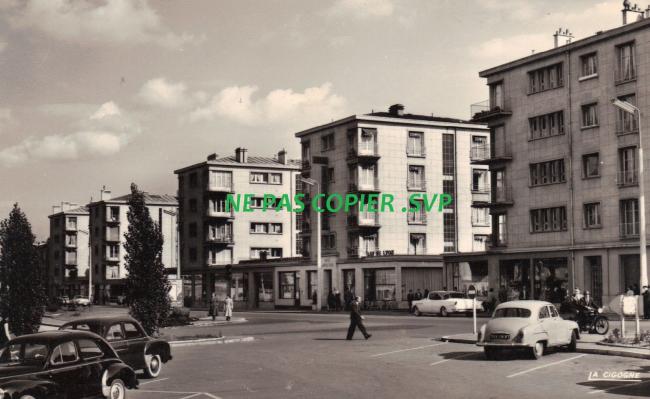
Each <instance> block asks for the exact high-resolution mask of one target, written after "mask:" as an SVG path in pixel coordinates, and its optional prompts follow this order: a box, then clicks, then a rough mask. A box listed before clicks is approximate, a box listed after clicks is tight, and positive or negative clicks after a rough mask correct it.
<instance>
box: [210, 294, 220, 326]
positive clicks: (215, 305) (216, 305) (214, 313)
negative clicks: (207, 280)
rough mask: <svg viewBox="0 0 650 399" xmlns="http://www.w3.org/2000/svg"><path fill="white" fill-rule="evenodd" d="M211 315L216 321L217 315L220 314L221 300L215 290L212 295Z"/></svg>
mask: <svg viewBox="0 0 650 399" xmlns="http://www.w3.org/2000/svg"><path fill="white" fill-rule="evenodd" d="M209 313H210V314H209V315H210V316H212V321H214V320H215V319H216V318H217V316H219V300H218V299H217V293H216V292H213V293H212V297H211V298H210V310H209Z"/></svg>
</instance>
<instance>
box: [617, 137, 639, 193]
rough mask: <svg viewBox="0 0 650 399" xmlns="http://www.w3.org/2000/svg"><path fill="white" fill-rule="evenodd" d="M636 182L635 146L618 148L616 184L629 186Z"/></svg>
mask: <svg viewBox="0 0 650 399" xmlns="http://www.w3.org/2000/svg"><path fill="white" fill-rule="evenodd" d="M635 184H637V175H636V147H627V148H621V149H619V150H618V185H619V186H630V185H635Z"/></svg>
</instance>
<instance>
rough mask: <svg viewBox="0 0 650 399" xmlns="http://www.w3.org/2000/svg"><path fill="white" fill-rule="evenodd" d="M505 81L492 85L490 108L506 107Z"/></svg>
mask: <svg viewBox="0 0 650 399" xmlns="http://www.w3.org/2000/svg"><path fill="white" fill-rule="evenodd" d="M503 99H504V97H503V82H497V83H493V84H491V85H490V110H494V109H504V108H505V107H504V101H503Z"/></svg>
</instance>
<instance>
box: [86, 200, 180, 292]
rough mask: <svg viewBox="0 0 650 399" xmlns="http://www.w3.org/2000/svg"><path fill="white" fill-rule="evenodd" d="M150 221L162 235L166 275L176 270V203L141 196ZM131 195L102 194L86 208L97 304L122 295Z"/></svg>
mask: <svg viewBox="0 0 650 399" xmlns="http://www.w3.org/2000/svg"><path fill="white" fill-rule="evenodd" d="M144 196H145V204H146V205H147V208H148V209H149V214H150V216H151V218H152V219H153V220H154V222H156V223H157V224H158V226H160V228H161V231H162V233H163V239H164V242H163V250H162V262H163V264H164V265H165V268H166V269H168V273H169V274H176V271H177V268H178V233H177V229H178V228H177V219H178V201H177V199H176V197H174V196H171V195H166V194H150V193H144ZM129 198H130V194H128V195H123V196H119V197H116V198H112V197H111V192H110V191H108V190H105V189H102V190H101V194H100V199H99V201H96V202H92V203H90V204H88V205H87V207H88V212H89V214H88V217H89V223H88V226H89V231H90V247H91V264H92V268H93V282H92V283H93V296H94V298H95V299H96V300H97V301H98V302H102V303H104V302H108V301H112V302H115V301H117V300H119V299H120V298H121V297H122V296H123V295H124V293H125V287H126V281H125V279H126V277H127V275H128V273H127V270H126V266H125V260H124V257H125V255H126V251H125V249H124V243H125V241H126V239H125V237H124V234H125V233H126V232H127V231H128V228H129V222H128V219H127V213H128V211H129V204H128V202H129Z"/></svg>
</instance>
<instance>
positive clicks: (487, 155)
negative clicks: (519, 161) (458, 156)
mask: <svg viewBox="0 0 650 399" xmlns="http://www.w3.org/2000/svg"><path fill="white" fill-rule="evenodd" d="M469 159H470V163H472V164H474V165H490V164H493V163H497V162H502V161H511V160H512V151H511V150H510V145H508V144H506V143H502V144H501V145H493V146H491V145H489V144H483V145H475V146H472V147H471V149H470V154H469Z"/></svg>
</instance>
